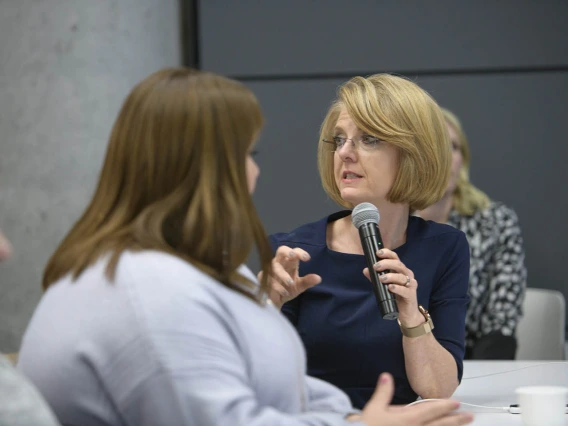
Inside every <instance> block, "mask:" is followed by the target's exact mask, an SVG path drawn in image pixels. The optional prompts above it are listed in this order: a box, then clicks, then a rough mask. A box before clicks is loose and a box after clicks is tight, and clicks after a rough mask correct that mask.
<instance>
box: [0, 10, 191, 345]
mask: <svg viewBox="0 0 568 426" xmlns="http://www.w3.org/2000/svg"><path fill="white" fill-rule="evenodd" d="M181 58H182V52H181V43H180V16H179V0H94V1H93V0H35V1H34V0H0V229H2V230H3V231H4V233H5V234H6V235H7V236H8V238H9V239H10V240H11V241H12V243H13V245H14V249H15V250H14V251H15V255H14V257H13V258H12V259H11V260H10V261H8V262H7V263H5V264H2V265H0V352H10V351H16V350H17V349H18V347H19V344H20V338H21V335H22V333H23V331H24V329H25V327H26V325H27V322H28V320H29V318H30V315H31V313H32V312H33V309H34V308H35V306H36V304H37V302H38V300H39V298H40V296H41V289H40V281H41V275H42V271H43V268H44V266H45V263H46V261H47V259H48V257H49V256H50V255H51V253H52V252H53V250H54V249H55V247H56V245H57V244H58V242H59V241H60V240H61V238H62V237H63V236H64V234H65V233H66V232H67V231H68V229H69V227H70V226H71V225H72V223H73V222H74V221H75V220H76V219H77V218H78V216H79V214H80V213H81V212H82V209H83V208H84V207H85V204H86V202H87V201H88V199H89V198H90V196H91V193H92V190H93V188H94V184H95V182H96V178H97V174H98V171H99V169H100V166H101V162H102V159H103V155H104V151H105V147H106V143H107V138H108V135H109V132H110V129H111V126H112V124H113V121H114V118H115V116H116V114H117V112H118V109H119V108H120V105H121V103H122V101H123V99H124V97H125V96H126V95H127V93H128V92H129V90H130V89H131V88H132V86H133V85H134V84H135V83H136V82H138V81H139V80H140V79H142V78H143V77H145V76H146V75H147V74H149V73H151V72H153V71H155V70H157V69H159V68H162V67H164V66H175V65H179V64H180V63H181Z"/></svg>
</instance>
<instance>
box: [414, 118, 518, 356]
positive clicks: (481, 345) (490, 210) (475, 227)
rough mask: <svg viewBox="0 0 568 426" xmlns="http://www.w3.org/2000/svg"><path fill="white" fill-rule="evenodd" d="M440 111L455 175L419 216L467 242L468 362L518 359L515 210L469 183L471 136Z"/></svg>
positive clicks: (459, 124) (457, 120)
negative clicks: (450, 228) (459, 233)
mask: <svg viewBox="0 0 568 426" xmlns="http://www.w3.org/2000/svg"><path fill="white" fill-rule="evenodd" d="M442 111H443V114H444V119H445V121H446V124H447V128H448V133H449V136H450V143H451V147H452V172H451V175H450V180H449V183H448V188H447V189H446V193H445V194H444V197H443V198H442V199H441V200H440V201H438V202H437V203H436V204H434V205H432V206H430V207H428V208H427V209H425V210H422V211H421V212H419V215H420V216H421V217H423V218H424V219H429V220H433V221H436V222H440V223H447V224H449V225H452V226H454V227H456V228H458V229H460V230H461V231H463V232H464V233H465V235H466V236H467V239H468V241H469V247H470V280H469V296H470V299H471V301H470V303H469V306H468V311H467V319H466V359H467V358H470V359H514V358H515V351H516V339H515V330H516V328H517V324H518V323H519V320H520V318H521V316H522V303H523V299H524V297H525V290H526V286H527V270H526V267H525V263H524V261H525V251H524V248H523V238H522V236H521V228H520V226H519V220H518V218H517V215H516V213H515V211H514V210H513V209H511V208H510V207H507V206H506V205H504V204H503V203H499V202H496V201H492V200H490V199H489V197H488V196H487V195H486V194H485V193H484V192H482V191H481V190H479V189H478V188H476V187H475V186H474V185H473V184H472V183H471V182H470V181H469V169H470V151H469V143H468V140H467V137H466V135H465V132H464V130H463V128H462V125H461V123H460V120H459V119H458V118H457V117H456V115H455V114H453V113H452V112H450V111H448V110H447V109H442Z"/></svg>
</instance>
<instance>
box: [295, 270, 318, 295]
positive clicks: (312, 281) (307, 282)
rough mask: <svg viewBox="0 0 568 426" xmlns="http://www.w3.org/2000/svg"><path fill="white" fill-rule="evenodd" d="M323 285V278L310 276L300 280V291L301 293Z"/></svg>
mask: <svg viewBox="0 0 568 426" xmlns="http://www.w3.org/2000/svg"><path fill="white" fill-rule="evenodd" d="M319 283H321V277H320V276H319V275H317V274H308V275H305V276H303V277H301V278H300V279H299V283H298V289H299V290H300V292H303V291H306V290H307V289H308V288H310V287H313V286H315V285H318V284H319Z"/></svg>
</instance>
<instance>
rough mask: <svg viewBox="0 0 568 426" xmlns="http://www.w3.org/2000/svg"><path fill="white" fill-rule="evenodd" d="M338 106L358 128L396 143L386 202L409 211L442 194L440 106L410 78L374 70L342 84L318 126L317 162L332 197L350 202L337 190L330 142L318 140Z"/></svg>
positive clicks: (444, 149)
mask: <svg viewBox="0 0 568 426" xmlns="http://www.w3.org/2000/svg"><path fill="white" fill-rule="evenodd" d="M342 109H345V110H346V111H347V113H348V114H349V116H350V117H351V119H352V120H353V121H354V122H355V124H356V125H357V126H358V127H359V128H360V129H361V130H362V131H364V132H366V133H368V134H370V135H373V136H376V137H378V138H379V139H381V140H383V141H385V142H387V143H389V144H392V145H394V146H395V147H397V148H398V151H399V155H400V157H399V168H398V174H397V177H396V179H395V181H394V184H393V187H392V188H391V191H390V192H389V194H388V199H389V201H391V202H393V203H408V204H409V205H410V209H411V210H420V209H423V208H425V207H427V206H429V205H431V204H433V203H435V202H436V201H438V200H439V199H440V198H441V197H442V195H443V194H444V191H445V189H446V185H447V181H448V178H449V172H450V161H451V156H450V150H449V148H448V146H449V145H448V142H447V132H446V128H445V122H444V119H443V116H442V113H441V111H440V108H439V107H438V105H437V104H436V102H435V101H434V99H432V97H431V96H430V95H429V94H428V93H427V92H426V91H424V90H423V89H421V88H420V87H419V86H418V85H416V84H415V83H413V82H412V81H410V80H407V79H405V78H402V77H398V76H394V75H390V74H375V75H372V76H370V77H366V78H364V77H354V78H352V79H351V80H349V81H347V82H346V83H344V84H343V85H342V86H340V88H339V91H338V96H337V99H336V100H335V102H334V103H333V104H332V106H331V107H330V109H329V111H328V114H327V116H326V118H325V119H324V122H323V124H322V126H321V130H320V145H319V150H318V165H319V169H320V176H321V178H322V183H323V186H324V189H325V190H326V192H327V193H328V195H330V197H331V198H332V199H334V200H335V201H336V202H338V203H339V204H341V205H343V206H346V207H352V206H350V205H349V204H348V203H346V202H345V201H343V200H342V199H341V197H340V195H339V189H338V188H337V185H336V183H335V179H334V176H333V156H332V155H330V154H329V151H330V147H329V144H325V143H322V142H321V140H323V139H329V138H330V137H333V132H334V128H335V124H336V121H337V117H338V116H339V113H340V111H341V110H342Z"/></svg>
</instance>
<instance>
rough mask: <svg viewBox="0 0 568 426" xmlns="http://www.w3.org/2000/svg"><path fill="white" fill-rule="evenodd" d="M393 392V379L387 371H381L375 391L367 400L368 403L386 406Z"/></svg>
mask: <svg viewBox="0 0 568 426" xmlns="http://www.w3.org/2000/svg"><path fill="white" fill-rule="evenodd" d="M393 394H394V380H393V378H392V376H391V375H390V374H389V373H383V374H381V375H380V376H379V381H378V383H377V387H376V388H375V392H374V393H373V396H372V397H371V400H370V401H369V404H373V405H375V404H376V405H378V406H382V407H384V408H386V407H388V406H389V405H390V403H391V401H392V396H393Z"/></svg>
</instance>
